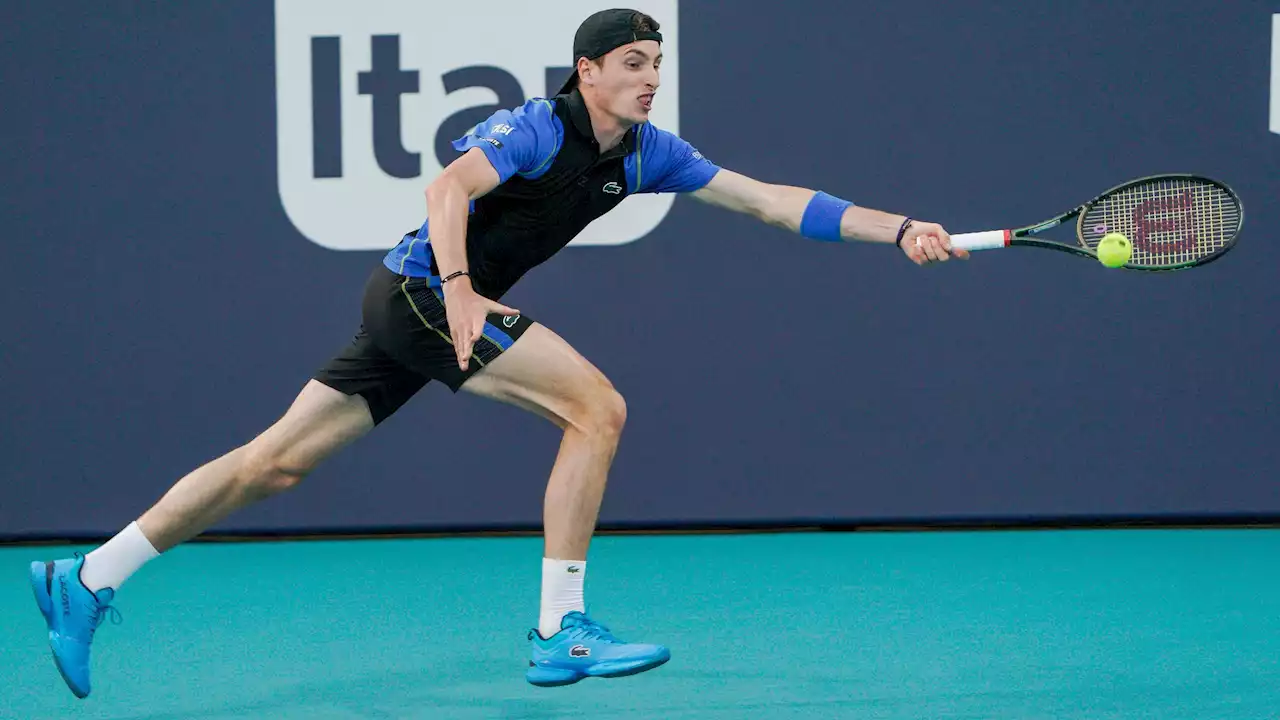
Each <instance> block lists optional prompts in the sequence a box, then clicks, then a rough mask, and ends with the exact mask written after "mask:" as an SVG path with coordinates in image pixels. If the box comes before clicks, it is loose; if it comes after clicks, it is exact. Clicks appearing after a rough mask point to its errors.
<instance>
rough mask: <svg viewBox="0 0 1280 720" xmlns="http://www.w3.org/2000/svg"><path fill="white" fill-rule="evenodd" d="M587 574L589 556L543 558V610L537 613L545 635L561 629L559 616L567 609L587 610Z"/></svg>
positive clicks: (566, 611) (539, 628)
mask: <svg viewBox="0 0 1280 720" xmlns="http://www.w3.org/2000/svg"><path fill="white" fill-rule="evenodd" d="M586 576H587V561H586V560H552V559H551V558H542V611H541V613H539V615H538V632H540V633H542V637H544V638H549V637H551V636H552V635H555V634H556V633H558V632H560V620H561V619H563V618H564V616H565V615H567V614H568V613H571V612H573V611H575V610H577V611H578V612H586V609H587V608H586V605H585V604H584V602H583V599H582V587H583V584H584V581H585V579H586Z"/></svg>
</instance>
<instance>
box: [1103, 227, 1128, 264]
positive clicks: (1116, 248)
mask: <svg viewBox="0 0 1280 720" xmlns="http://www.w3.org/2000/svg"><path fill="white" fill-rule="evenodd" d="M1132 256H1133V245H1131V244H1129V238H1127V237H1125V236H1124V235H1121V234H1120V233H1107V234H1106V235H1104V236H1103V237H1102V240H1100V241H1098V262H1100V263H1102V264H1103V265H1106V266H1107V267H1109V268H1118V267H1123V266H1124V264H1125V263H1127V262H1129V258H1130V257H1132Z"/></svg>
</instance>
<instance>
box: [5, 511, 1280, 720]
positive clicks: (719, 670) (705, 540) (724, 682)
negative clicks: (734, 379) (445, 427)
mask: <svg viewBox="0 0 1280 720" xmlns="http://www.w3.org/2000/svg"><path fill="white" fill-rule="evenodd" d="M76 549H80V548H76ZM70 550H71V549H70V548H48V547H36V548H13V547H10V548H3V549H0V569H3V577H4V578H5V580H4V581H3V583H0V611H2V613H0V617H2V618H3V622H2V623H0V642H2V644H0V647H2V648H3V653H2V654H0V717H4V718H23V719H24V720H25V719H28V718H31V719H35V718H39V719H41V720H43V719H46V718H130V719H134V720H142V719H144V718H145V719H146V720H182V719H187V718H191V719H199V720H215V719H217V720H222V719H224V718H225V719H230V718H275V719H279V720H286V719H288V720H292V719H297V720H303V719H305V720H321V719H327V718H334V719H340V720H347V719H352V720H354V719H358V718H371V719H376V720H383V719H391V718H528V719H535V718H537V719H550V718H662V719H667V718H770V719H772V720H779V719H783V718H805V719H806V720H810V719H813V718H859V719H864V720H878V719H886V720H887V719H889V718H893V719H895V720H896V719H898V718H911V719H913V720H925V719H929V720H934V719H938V718H974V719H979V718H981V719H988V718H1010V719H1013V718H1016V719H1017V720H1033V719H1037V718H1045V719H1046V720H1047V719H1050V718H1052V719H1053V720H1063V719H1064V718H1081V719H1084V718H1088V719H1090V720H1099V719H1101V718H1117V719H1120V718H1123V719H1124V720H1139V719H1142V718H1151V719H1152V720H1157V719H1158V720H1178V719H1183V718H1185V719H1186V720H1234V719H1236V718H1240V719H1245V718H1257V719H1259V720H1261V719H1263V718H1276V717H1277V716H1278V715H1280V531H1274V530H1108V531H1095V530H1087V531H1031V532H1010V531H995V532H970V533H963V532H930V533H905V532H902V533H811V534H789V535H724V536H716V535H712V536H637V537H613V536H610V537H602V538H600V539H598V540H597V542H596V545H595V547H594V548H593V551H592V556H591V558H590V562H591V564H590V566H589V574H588V577H587V600H588V602H589V603H590V605H591V609H592V610H593V611H594V613H595V614H596V615H597V617H598V618H599V619H600V620H601V621H603V622H605V623H606V624H608V625H611V626H612V627H613V629H614V630H615V631H616V632H617V633H618V634H619V635H620V636H622V637H624V638H628V639H637V640H640V639H643V640H646V641H653V642H664V643H667V644H668V645H669V646H670V647H671V648H672V654H673V657H672V660H671V662H670V663H668V664H667V665H666V666H664V667H661V668H659V669H657V670H655V671H653V672H650V673H647V674H644V675H639V676H636V677H631V678H621V679H616V680H587V681H584V682H582V683H579V684H578V685H575V686H572V687H568V688H557V689H539V688H534V687H532V686H529V685H527V684H526V683H525V682H524V677H523V673H524V669H525V667H526V664H527V661H526V653H525V649H526V648H525V642H524V637H525V635H524V634H525V631H526V630H527V629H528V627H529V626H530V625H531V624H532V623H533V622H534V618H535V616H536V611H537V602H538V583H539V577H540V576H539V572H540V565H539V558H540V557H541V542H540V540H538V539H536V538H471V539H426V540H364V541H345V542H291V543H285V542H275V543H244V544H240V543H237V544H199V545H188V546H183V547H180V548H178V549H177V550H175V551H174V552H172V553H171V554H169V555H166V556H165V557H163V558H161V559H160V560H159V561H157V562H154V563H152V564H151V565H150V566H148V567H147V568H144V569H143V570H142V572H141V573H139V574H138V575H137V576H135V577H134V578H133V579H132V580H131V581H130V582H129V583H128V584H127V585H126V586H125V587H124V588H123V592H122V594H121V597H120V599H119V603H118V607H119V608H120V610H121V612H122V614H123V616H124V623H123V624H122V625H118V626H117V625H111V624H109V623H108V624H104V625H103V627H102V628H101V629H100V630H99V632H98V641H97V643H96V645H95V653H96V655H95V665H94V694H93V696H91V697H90V698H89V699H88V700H86V701H77V700H75V699H74V698H73V697H72V696H71V694H70V693H69V692H67V690H66V689H65V686H64V685H63V684H62V681H61V679H60V678H59V677H58V674H57V672H56V670H55V669H54V667H53V663H52V660H51V659H50V658H49V652H48V648H47V645H46V640H45V635H46V633H45V630H44V627H43V623H42V620H41V618H40V616H39V613H38V611H37V610H36V609H35V605H34V603H33V602H32V599H31V593H30V590H29V588H28V585H27V582H26V565H27V563H28V562H29V561H30V560H32V559H45V558H49V557H55V556H58V557H60V556H63V555H67V554H69V552H70Z"/></svg>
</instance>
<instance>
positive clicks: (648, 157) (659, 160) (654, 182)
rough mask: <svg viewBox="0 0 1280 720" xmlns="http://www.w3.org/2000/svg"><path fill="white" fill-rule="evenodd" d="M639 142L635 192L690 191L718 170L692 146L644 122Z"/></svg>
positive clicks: (700, 185) (702, 184) (698, 187)
mask: <svg viewBox="0 0 1280 720" xmlns="http://www.w3.org/2000/svg"><path fill="white" fill-rule="evenodd" d="M640 143H641V145H640V163H639V166H640V167H639V170H640V177H639V183H638V184H639V186H640V189H639V192H643V193H687V192H694V191H696V190H701V189H702V188H704V187H706V185H707V183H709V182H711V178H713V177H715V176H716V173H717V172H720V168H719V167H717V166H716V165H715V163H712V162H711V161H710V160H708V159H706V158H705V157H703V156H702V153H700V152H698V150H697V149H696V148H694V147H693V146H692V145H690V144H689V143H687V142H685V141H684V140H682V139H681V138H680V137H678V136H677V135H675V134H674V133H670V132H667V131H666V130H659V129H658V128H656V127H653V126H652V125H646V126H645V127H644V129H643V132H642V135H641V138H640Z"/></svg>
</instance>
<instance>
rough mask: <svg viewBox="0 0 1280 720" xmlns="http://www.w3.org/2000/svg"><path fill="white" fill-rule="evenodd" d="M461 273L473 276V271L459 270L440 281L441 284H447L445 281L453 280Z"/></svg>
mask: <svg viewBox="0 0 1280 720" xmlns="http://www.w3.org/2000/svg"><path fill="white" fill-rule="evenodd" d="M459 275H466V276H467V277H471V273H469V272H467V271H466V270H459V271H458V272H456V273H453V274H451V275H450V276H449V277H447V278H444V279H443V280H441V281H440V284H441V285H443V284H445V283H447V282H449V281H450V280H452V279H454V278H456V277H458V276H459Z"/></svg>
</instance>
